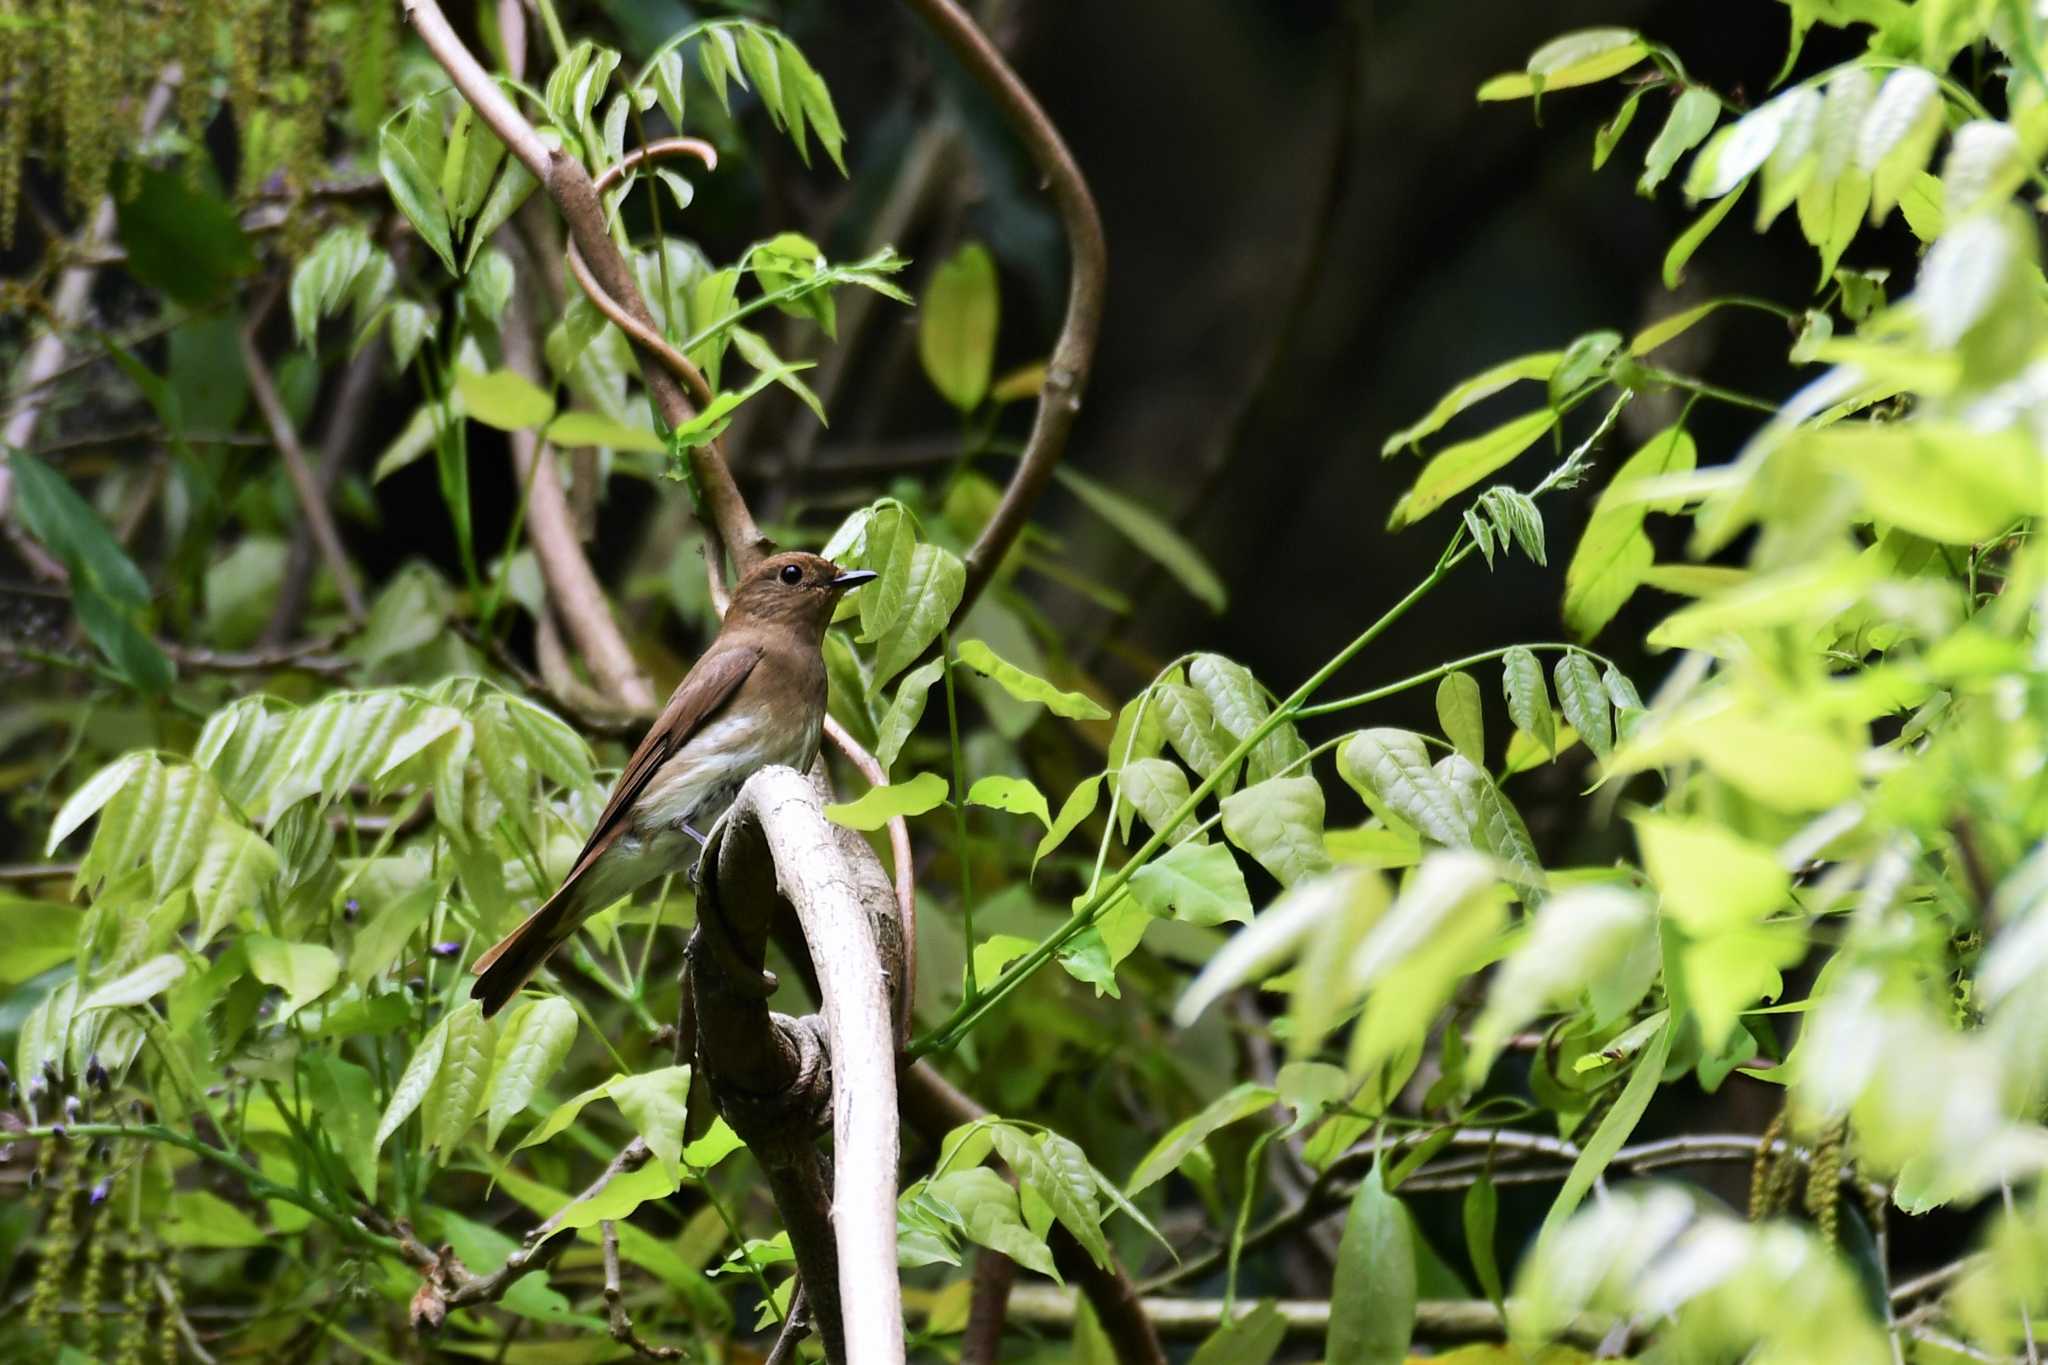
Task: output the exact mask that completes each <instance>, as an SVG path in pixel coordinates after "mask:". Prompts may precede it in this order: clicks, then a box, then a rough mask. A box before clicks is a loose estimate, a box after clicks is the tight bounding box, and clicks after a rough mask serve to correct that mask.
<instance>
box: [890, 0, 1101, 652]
mask: <svg viewBox="0 0 2048 1365" xmlns="http://www.w3.org/2000/svg"><path fill="white" fill-rule="evenodd" d="M904 3H905V4H907V5H908V6H909V7H910V8H911V9H912V10H914V11H915V12H916V13H917V15H918V17H919V18H921V19H923V21H924V22H925V24H926V26H927V27H929V28H930V29H931V30H932V31H933V32H934V33H936V34H937V35H938V37H939V38H940V40H941V41H943V42H944V43H945V44H946V46H947V47H948V48H950V49H951V50H952V52H953V55H954V57H955V58H957V59H958V60H959V62H960V64H961V66H963V67H964V68H966V71H967V74H968V75H969V76H970V77H972V78H973V80H974V82H975V84H977V85H979V86H980V87H981V88H982V89H983V90H984V91H986V92H987V93H988V96H989V98H990V99H991V100H993V101H994V102H995V105H996V108H997V109H998V110H1000V111H1001V113H1002V116H1003V121H1004V122H1006V123H1008V124H1009V125H1010V131H1011V132H1012V133H1014V134H1015V135H1016V137H1017V139H1018V141H1020V142H1022V143H1023V144H1024V148H1025V150H1026V151H1027V152H1029V153H1030V156H1031V162H1032V164H1033V165H1034V166H1036V167H1037V169H1038V173H1039V175H1040V176H1041V177H1043V179H1044V180H1045V183H1046V186H1047V188H1048V189H1049V190H1050V191H1051V192H1052V198H1053V204H1054V206H1055V207H1056V208H1057V209H1058V210H1059V215H1060V226H1061V227H1062V228H1063V229H1064V230H1065V232H1066V236H1067V251H1068V254H1069V256H1070V258H1071V259H1070V261H1069V265H1068V277H1067V316H1066V320H1065V322H1063V323H1062V324H1061V326H1060V335H1059V340H1058V341H1057V342H1055V343H1054V345H1053V350H1052V358H1051V360H1050V361H1049V362H1048V363H1047V365H1046V370H1045V385H1044V387H1043V388H1042V389H1041V390H1040V391H1039V395H1038V411H1037V413H1036V415H1035V416H1034V417H1033V419H1032V423H1031V435H1030V437H1029V439H1027V440H1026V442H1025V444H1024V453H1023V455H1022V457H1021V458H1020V459H1019V460H1018V461H1017V472H1016V473H1015V474H1014V475H1013V476H1012V477H1011V479H1010V485H1009V487H1007V488H1005V489H1004V490H1003V497H1002V501H1001V502H999V503H997V504H996V510H995V514H994V515H993V516H991V517H990V518H989V522H988V525H987V526H985V527H983V528H982V531H981V535H980V536H979V537H978V538H977V539H976V540H975V542H974V544H973V546H972V547H971V548H970V549H969V550H968V551H967V585H966V588H965V589H964V591H963V592H962V593H961V596H960V605H959V606H958V607H957V608H955V610H954V612H953V621H954V623H955V624H956V625H957V624H958V623H959V622H960V621H961V620H962V619H964V618H965V617H966V615H967V613H968V611H969V610H970V609H971V608H972V607H973V606H974V603H975V599H977V598H978V597H980V596H981V593H982V590H983V589H984V588H986V587H987V586H988V584H989V580H990V579H992V578H993V577H994V576H995V572H996V569H997V568H998V567H1000V565H1001V564H1002V560H1003V556H1004V554H1005V553H1007V552H1008V550H1009V548H1010V546H1011V544H1012V542H1014V541H1015V540H1016V539H1017V536H1018V535H1019V534H1020V533H1021V532H1022V531H1023V529H1024V523H1025V522H1026V521H1027V520H1029V518H1030V516H1031V509H1032V508H1033V507H1034V506H1035V505H1036V504H1037V502H1038V496H1039V494H1041V493H1043V492H1044V491H1045V485H1046V484H1047V482H1049V481H1050V480H1051V478H1052V471H1053V467H1054V466H1055V465H1057V464H1058V463H1059V460H1060V455H1061V453H1062V452H1063V451H1064V450H1065V449H1066V445H1067V436H1068V434H1069V433H1070V432H1072V430H1073V427H1074V418H1075V416H1076V414H1078V413H1079V412H1080V410H1081V392H1082V390H1083V389H1084V388H1085V387H1086V386H1087V383H1088V371H1089V367H1090V366H1091V364H1092V363H1093V362H1094V359H1095V336H1096V333H1097V332H1098V331H1099V330H1100V328H1101V324H1102V297H1103V287H1104V282H1105V280H1106V278H1107V276H1108V271H1109V248H1108V246H1107V244H1106V243H1105V242H1104V241H1103V237H1102V217H1101V215H1100V214H1099V213H1098V212H1097V211H1096V208H1095V199H1094V197H1093V196H1092V195H1090V194H1089V192H1088V182H1087V180H1086V179H1085V178H1084V177H1083V176H1082V174H1081V168H1080V166H1078V165H1077V164H1076V163H1075V161H1074V157H1073V153H1071V152H1069V151H1068V150H1067V144H1066V142H1065V141H1064V140H1063V139H1062V138H1061V137H1060V134H1059V130H1058V129H1057V128H1055V127H1054V126H1053V123H1052V120H1051V119H1049V118H1047V117H1046V114H1045V110H1044V109H1042V108H1040V107H1039V104H1038V101H1037V100H1036V99H1035V98H1033V97H1032V94H1031V91H1030V90H1029V89H1028V88H1027V87H1026V86H1025V84H1024V82H1023V81H1021V80H1019V79H1018V77H1017V73H1016V72H1015V71H1013V70H1011V69H1010V64H1009V63H1008V62H1006V61H1005V60H1004V59H1003V54H1002V53H1001V52H999V51H997V50H996V46H995V44H993V43H991V42H990V41H989V40H988V35H986V34H984V33H983V32H982V31H981V30H980V28H978V27H976V25H975V23H974V20H973V19H972V18H971V17H970V16H969V15H968V13H967V11H965V10H963V9H962V8H960V6H959V5H958V4H956V3H954V0H904Z"/></svg>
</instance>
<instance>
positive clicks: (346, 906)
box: [341, 896, 363, 924]
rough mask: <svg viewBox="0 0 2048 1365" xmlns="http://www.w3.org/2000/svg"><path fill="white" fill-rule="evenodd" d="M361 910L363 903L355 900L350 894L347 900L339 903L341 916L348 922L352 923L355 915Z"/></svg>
mask: <svg viewBox="0 0 2048 1365" xmlns="http://www.w3.org/2000/svg"><path fill="white" fill-rule="evenodd" d="M362 912H363V903H362V902H361V901H359V900H357V899H356V898H355V897H354V896H350V897H349V898H348V899H347V900H345V901H343V902H342V903H341V917H342V918H343V919H344V920H346V921H347V922H348V923H350V924H354V923H355V922H356V916H357V915H359V914H361V913H362Z"/></svg>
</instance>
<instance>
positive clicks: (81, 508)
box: [7, 450, 150, 607]
mask: <svg viewBox="0 0 2048 1365" xmlns="http://www.w3.org/2000/svg"><path fill="white" fill-rule="evenodd" d="M7 467H8V468H9V469H11V470H12V471H13V472H14V485H15V492H16V496H17V497H18V499H19V503H18V506H19V510H20V514H21V519H22V521H23V523H25V524H26V525H27V527H28V529H29V534H31V535H33V536H34V537H35V538H36V539H37V540H40V541H41V542H42V543H43V544H44V545H45V546H47V547H48V548H49V550H50V553H52V554H54V555H56V556H57V558H59V559H61V560H63V561H64V564H65V567H66V568H68V569H70V570H71V572H72V575H73V577H74V578H83V579H84V580H85V581H86V582H88V583H90V584H91V585H92V586H94V587H96V588H98V589H99V590H100V592H101V593H103V594H104V595H105V596H106V597H107V598H108V599H109V600H110V601H112V602H116V603H119V604H120V605H121V606H124V607H142V606H146V605H148V603H149V596H150V594H149V580H148V579H146V578H144V577H143V576H142V571H141V570H140V569H138V568H136V567H135V561H134V560H132V559H130V558H129V557H128V552H127V551H126V550H124V549H122V548H121V543H120V542H119V541H118V540H116V539H114V533H113V532H112V531H110V530H108V529H107V524H106V523H105V522H103V521H101V520H100V518H99V514H98V513H96V512H94V511H93V510H92V506H91V504H89V503H87V502H86V500H85V499H84V498H82V497H80V496H79V495H78V493H77V492H76V491H75V490H74V489H73V488H72V487H71V485H70V483H69V482H67V481H66V480H65V478H64V476H63V475H62V474H59V473H58V472H57V471H56V470H54V469H52V468H50V466H49V465H47V464H44V463H43V462H42V461H41V460H38V459H37V458H35V457H34V456H33V455H30V454H28V453H27V452H26V451H21V450H13V451H9V452H8V454H7Z"/></svg>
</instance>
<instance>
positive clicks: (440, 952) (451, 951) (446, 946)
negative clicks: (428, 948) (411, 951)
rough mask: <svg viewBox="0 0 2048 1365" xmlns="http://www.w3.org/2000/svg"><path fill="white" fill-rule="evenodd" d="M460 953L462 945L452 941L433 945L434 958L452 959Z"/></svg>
mask: <svg viewBox="0 0 2048 1365" xmlns="http://www.w3.org/2000/svg"><path fill="white" fill-rule="evenodd" d="M461 951H462V945H461V944H460V943H458V942H456V941H455V940H454V939H449V940H448V941H447V942H446V943H436V944H435V945H434V956H435V957H454V956H455V955H456V954H457V953H459V952H461Z"/></svg>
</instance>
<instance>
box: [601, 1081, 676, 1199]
mask: <svg viewBox="0 0 2048 1365" xmlns="http://www.w3.org/2000/svg"><path fill="white" fill-rule="evenodd" d="M609 1093H610V1097H611V1102H612V1103H613V1104H616V1105H617V1106H618V1107H619V1112H620V1113H621V1114H624V1115H625V1116H626V1122H628V1123H630V1124H632V1125H633V1131H634V1132H636V1133H638V1134H639V1135H640V1136H641V1138H642V1139H643V1140H644V1141H645V1142H646V1143H647V1147H648V1150H649V1151H651V1152H653V1153H654V1156H655V1159H656V1160H658V1161H660V1162H661V1163H662V1165H664V1166H666V1167H667V1168H668V1169H669V1170H670V1171H671V1172H674V1173H677V1174H680V1173H681V1170H682V1158H683V1128H684V1120H685V1119H686V1118H687V1117H688V1111H689V1105H690V1068H689V1067H687V1066H665V1067H662V1068H660V1069H659V1070H655V1071H648V1072H643V1073H641V1074H640V1075H638V1076H625V1077H614V1078H613V1080H612V1082H611V1090H610V1092H609Z"/></svg>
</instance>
